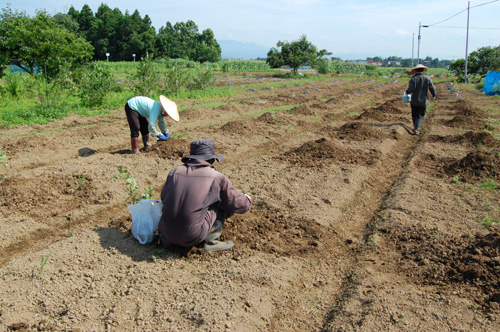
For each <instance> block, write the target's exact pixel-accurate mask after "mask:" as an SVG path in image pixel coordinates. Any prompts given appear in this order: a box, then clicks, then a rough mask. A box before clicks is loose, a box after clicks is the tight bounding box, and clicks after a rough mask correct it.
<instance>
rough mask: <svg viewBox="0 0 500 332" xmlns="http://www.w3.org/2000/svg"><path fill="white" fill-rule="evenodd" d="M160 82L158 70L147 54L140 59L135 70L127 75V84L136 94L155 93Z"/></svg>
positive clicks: (150, 94) (148, 94)
mask: <svg viewBox="0 0 500 332" xmlns="http://www.w3.org/2000/svg"><path fill="white" fill-rule="evenodd" d="M160 83H161V75H160V72H159V70H158V68H157V66H155V64H154V63H153V60H152V57H151V56H150V55H149V54H146V56H145V57H143V58H142V59H141V62H139V63H138V65H137V68H136V70H135V72H134V73H131V74H129V75H128V84H129V86H130V88H131V89H132V90H133V91H134V92H135V94H136V95H138V96H153V95H156V92H157V90H158V87H159V85H160Z"/></svg>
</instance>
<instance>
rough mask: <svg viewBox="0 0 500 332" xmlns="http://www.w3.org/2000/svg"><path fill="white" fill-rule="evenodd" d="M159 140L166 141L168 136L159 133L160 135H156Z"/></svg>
mask: <svg viewBox="0 0 500 332" xmlns="http://www.w3.org/2000/svg"><path fill="white" fill-rule="evenodd" d="M156 138H157V139H158V140H159V141H166V140H167V139H168V137H167V136H165V135H163V134H160V135H158V137H156Z"/></svg>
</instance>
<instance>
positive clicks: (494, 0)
mask: <svg viewBox="0 0 500 332" xmlns="http://www.w3.org/2000/svg"><path fill="white" fill-rule="evenodd" d="M498 1H499V0H493V1H490V2H485V3H481V4H479V5H475V6H472V7H469V8H465V9H464V10H462V11H459V12H458V13H456V14H455V15H453V16H451V17H449V18H447V19H446V20H443V21H440V22H437V23H434V24H428V25H427V27H431V26H434V25H437V24H441V23H443V22H446V21H449V20H451V19H452V18H454V17H455V16H458V15H460V14H462V13H463V12H465V11H467V10H469V9H470V8H476V7H480V6H484V5H487V4H490V3H493V2H498Z"/></svg>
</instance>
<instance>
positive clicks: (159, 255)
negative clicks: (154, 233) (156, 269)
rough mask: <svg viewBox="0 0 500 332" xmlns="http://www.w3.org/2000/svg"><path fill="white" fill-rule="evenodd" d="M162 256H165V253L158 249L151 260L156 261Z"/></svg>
mask: <svg viewBox="0 0 500 332" xmlns="http://www.w3.org/2000/svg"><path fill="white" fill-rule="evenodd" d="M163 254H165V251H164V250H163V249H158V250H156V251H155V253H154V254H153V259H158V258H160V257H161V256H162V255H163Z"/></svg>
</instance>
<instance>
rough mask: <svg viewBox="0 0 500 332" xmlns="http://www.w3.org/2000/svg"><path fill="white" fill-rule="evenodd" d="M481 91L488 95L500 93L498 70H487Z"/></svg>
mask: <svg viewBox="0 0 500 332" xmlns="http://www.w3.org/2000/svg"><path fill="white" fill-rule="evenodd" d="M483 92H484V93H486V94H487V95H490V96H493V95H495V94H500V71H489V72H488V73H487V74H486V80H485V81H484V86H483Z"/></svg>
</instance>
